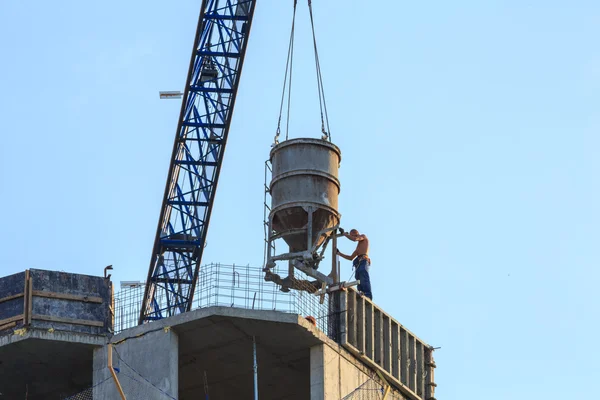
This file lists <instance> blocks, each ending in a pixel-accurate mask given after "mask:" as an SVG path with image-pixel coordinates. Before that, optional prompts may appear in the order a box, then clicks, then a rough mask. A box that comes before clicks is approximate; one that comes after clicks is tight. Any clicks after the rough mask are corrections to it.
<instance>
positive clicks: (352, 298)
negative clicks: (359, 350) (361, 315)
mask: <svg viewBox="0 0 600 400" xmlns="http://www.w3.org/2000/svg"><path fill="white" fill-rule="evenodd" d="M346 293H347V296H346V298H347V299H348V311H347V312H346V315H347V317H346V322H347V324H348V336H347V339H348V342H349V343H350V344H351V345H352V346H354V347H357V346H356V322H357V321H356V292H355V291H354V290H349V291H347V292H346Z"/></svg>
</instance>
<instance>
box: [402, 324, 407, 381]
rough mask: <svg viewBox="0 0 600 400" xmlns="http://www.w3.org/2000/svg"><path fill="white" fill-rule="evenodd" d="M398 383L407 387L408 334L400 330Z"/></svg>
mask: <svg viewBox="0 0 600 400" xmlns="http://www.w3.org/2000/svg"><path fill="white" fill-rule="evenodd" d="M400 382H402V384H403V385H408V332H406V330H405V329H404V328H400Z"/></svg>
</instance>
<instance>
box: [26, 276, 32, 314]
mask: <svg viewBox="0 0 600 400" xmlns="http://www.w3.org/2000/svg"><path fill="white" fill-rule="evenodd" d="M27 281H28V285H27V325H31V314H33V281H32V280H31V276H29V278H27Z"/></svg>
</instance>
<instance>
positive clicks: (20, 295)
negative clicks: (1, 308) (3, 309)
mask: <svg viewBox="0 0 600 400" xmlns="http://www.w3.org/2000/svg"><path fill="white" fill-rule="evenodd" d="M23 296H24V293H17V294H13V295H12V296H7V297H3V298H1V299H0V303H4V302H5V301H11V300H14V299H18V298H19V297H23Z"/></svg>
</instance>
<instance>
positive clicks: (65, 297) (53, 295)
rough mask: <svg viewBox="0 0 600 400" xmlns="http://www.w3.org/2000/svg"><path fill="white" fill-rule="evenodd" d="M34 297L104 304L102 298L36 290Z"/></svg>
mask: <svg viewBox="0 0 600 400" xmlns="http://www.w3.org/2000/svg"><path fill="white" fill-rule="evenodd" d="M33 295H34V296H36V297H47V298H50V299H59V300H72V301H82V302H84V303H98V304H102V302H103V300H102V297H96V296H80V295H75V294H67V293H55V292H47V291H45V290H34V291H33Z"/></svg>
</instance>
